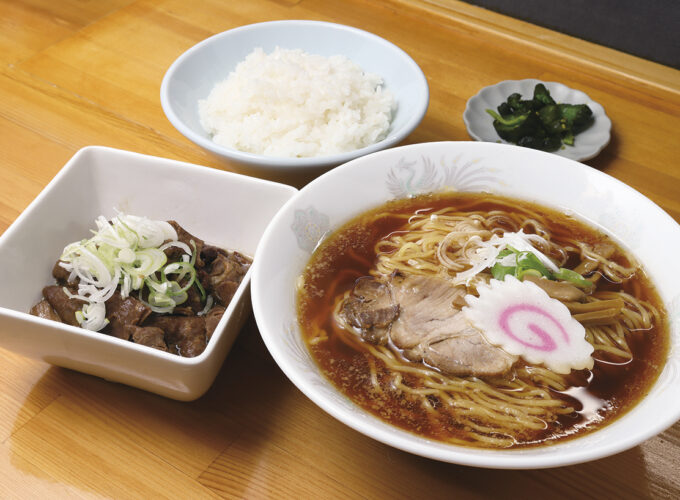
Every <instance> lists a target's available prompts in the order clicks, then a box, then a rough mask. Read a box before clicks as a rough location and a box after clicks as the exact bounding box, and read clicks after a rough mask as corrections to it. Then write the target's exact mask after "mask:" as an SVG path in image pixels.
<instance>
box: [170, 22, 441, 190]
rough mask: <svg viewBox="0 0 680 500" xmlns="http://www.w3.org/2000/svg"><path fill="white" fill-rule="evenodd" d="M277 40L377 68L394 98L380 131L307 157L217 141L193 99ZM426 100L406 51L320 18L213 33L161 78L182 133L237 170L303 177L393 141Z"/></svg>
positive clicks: (421, 113)
mask: <svg viewBox="0 0 680 500" xmlns="http://www.w3.org/2000/svg"><path fill="white" fill-rule="evenodd" d="M277 47H280V48H282V49H301V50H303V51H304V52H306V53H309V54H316V55H320V56H324V57H330V56H334V55H342V56H345V57H347V58H348V59H350V60H351V61H353V62H354V63H356V64H358V65H359V66H360V67H361V68H362V69H363V70H364V71H365V72H367V73H375V74H377V75H379V76H381V77H382V79H383V81H384V88H385V89H387V90H389V91H390V92H391V93H392V94H393V96H394V98H395V102H396V109H395V111H394V112H393V116H392V122H391V125H390V128H389V130H388V132H387V135H386V137H385V138H384V139H382V140H380V141H378V142H376V143H374V144H371V145H368V146H366V147H363V148H360V149H356V150H353V151H347V152H344V153H338V154H333V155H327V156H318V157H305V158H285V157H274V156H264V155H260V154H254V153H248V152H243V151H239V150H237V149H234V148H229V147H225V146H221V145H219V144H217V143H215V142H214V141H213V140H212V139H211V137H210V136H209V134H208V133H207V132H206V131H205V130H204V129H203V127H202V126H201V123H200V117H199V112H198V102H199V100H201V99H205V98H206V97H207V96H208V94H209V93H210V91H211V90H212V88H213V87H214V86H215V84H216V83H218V82H221V81H222V80H224V79H226V78H227V77H228V76H229V74H230V72H232V71H233V70H234V68H235V67H236V65H237V64H238V63H239V62H241V61H243V60H244V59H245V58H246V56H247V55H248V54H250V53H251V52H252V51H253V50H254V49H256V48H262V49H263V50H264V51H265V52H266V53H270V52H272V51H273V50H274V49H276V48H277ZM428 103H429V89H428V85H427V80H426V79H425V75H424V74H423V72H422V71H421V69H420V68H419V67H418V65H417V64H416V63H415V61H413V59H412V58H411V57H410V56H409V55H408V54H407V53H406V52H404V51H403V50H402V49H400V48H399V47H397V46H396V45H394V44H393V43H391V42H388V41H387V40H385V39H383V38H380V37H379V36H376V35H374V34H372V33H369V32H366V31H362V30H360V29H357V28H353V27H350V26H344V25H340V24H333V23H327V22H321V21H299V20H290V21H271V22H265V23H258V24H251V25H247V26H241V27H238V28H235V29H232V30H229V31H225V32H223V33H219V34H217V35H214V36H212V37H210V38H208V39H206V40H203V41H202V42H200V43H198V44H197V45H195V46H193V47H191V48H190V49H189V50H187V51H186V52H185V53H183V54H182V55H181V56H179V58H178V59H177V60H176V61H175V62H174V63H173V64H172V65H171V66H170V68H169V69H168V71H167V72H166V74H165V77H164V78H163V82H162V85H161V104H162V106H163V111H164V112H165V114H166V116H167V117H168V120H170V122H171V123H172V124H173V125H174V126H175V128H177V130H178V131H179V132H180V133H181V134H182V135H184V136H185V137H186V138H187V139H189V140H191V141H192V142H194V143H195V144H197V145H198V146H200V147H201V148H203V149H205V150H206V151H208V152H210V153H211V154H212V155H213V156H215V157H217V158H218V159H220V160H222V161H225V162H227V163H228V164H229V165H230V166H232V167H233V168H236V169H238V170H239V171H242V172H244V173H247V174H250V175H256V176H259V177H265V178H269V179H274V180H283V181H292V182H296V181H300V180H309V179H310V178H313V177H316V176H318V175H319V174H321V173H323V172H324V171H326V170H328V169H330V168H332V167H335V166H336V165H339V164H341V163H345V162H347V161H349V160H352V159H353V158H357V157H359V156H362V155H366V154H368V153H372V152H375V151H379V150H382V149H385V148H389V147H391V146H394V145H396V144H398V143H399V142H401V141H402V140H403V139H404V138H406V136H408V135H409V134H410V133H411V132H412V131H413V129H414V128H415V127H416V126H417V125H418V124H419V123H420V121H421V120H422V119H423V116H424V115H425V111H426V110H427V106H428ZM297 183H299V182H297Z"/></svg>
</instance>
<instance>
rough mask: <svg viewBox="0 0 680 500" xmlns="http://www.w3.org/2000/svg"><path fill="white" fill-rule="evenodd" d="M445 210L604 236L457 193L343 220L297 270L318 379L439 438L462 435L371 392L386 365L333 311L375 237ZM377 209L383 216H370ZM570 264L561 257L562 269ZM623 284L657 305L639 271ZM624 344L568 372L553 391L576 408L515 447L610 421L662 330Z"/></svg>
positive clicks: (641, 389)
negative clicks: (517, 217) (521, 216)
mask: <svg viewBox="0 0 680 500" xmlns="http://www.w3.org/2000/svg"><path fill="white" fill-rule="evenodd" d="M446 207H455V208H456V209H458V210H461V211H462V210H470V211H483V212H489V211H493V210H506V211H520V212H522V211H524V210H528V211H530V212H533V213H539V214H541V215H542V216H543V217H545V219H544V220H546V221H549V224H548V230H549V231H550V233H551V239H552V240H554V241H560V240H561V239H563V238H570V239H578V240H581V241H584V242H587V243H590V244H594V243H597V242H601V241H603V240H607V237H606V236H604V235H602V234H601V233H599V232H597V231H596V230H595V229H593V228H590V227H588V226H586V225H585V224H583V223H582V222H580V221H578V220H575V219H574V218H572V217H569V216H567V215H565V214H562V213H560V212H557V211H555V210H552V209H549V208H546V207H542V206H539V205H536V204H532V203H528V202H524V201H519V200H513V199H508V198H501V197H490V196H487V195H485V196H484V201H482V202H480V201H479V197H478V196H475V195H466V194H457V195H439V196H424V197H418V198H414V199H410V200H400V201H396V202H391V203H388V204H387V205H385V206H383V207H380V208H379V209H376V210H373V211H371V212H368V213H367V214H364V215H362V216H360V217H358V218H356V219H354V220H352V221H350V222H348V223H347V224H345V225H344V226H343V227H342V228H340V229H339V230H338V231H336V232H335V233H334V234H333V235H332V236H331V237H329V238H328V239H327V240H326V241H324V242H323V243H322V244H321V245H320V246H319V248H318V249H317V250H316V251H315V253H314V255H313V256H312V258H311V260H310V263H309V264H308V266H307V268H306V269H305V271H304V286H303V287H302V289H301V292H300V294H299V297H298V299H299V300H298V318H299V321H300V326H301V328H302V331H303V334H304V336H305V338H306V340H307V342H308V347H309V349H310V352H311V353H312V356H313V358H314V359H315V360H316V362H317V363H318V364H319V366H320V367H321V369H322V371H323V373H324V374H325V376H326V377H327V378H329V379H330V380H331V381H332V382H333V383H334V384H335V385H336V387H338V389H339V390H340V391H341V392H343V393H344V394H346V395H347V396H348V397H349V398H350V399H351V400H352V401H354V402H355V403H356V404H358V405H360V406H361V407H363V408H364V409H366V410H367V411H369V412H371V413H373V414H375V415H377V416H379V417H380V418H382V419H384V420H386V421H387V422H390V423H391V424H393V425H395V426H397V427H400V428H402V429H405V430H408V431H410V432H414V433H416V434H419V435H422V436H425V437H428V438H431V439H436V440H443V441H445V440H447V439H449V438H451V437H457V438H459V439H461V438H462V439H465V430H464V429H462V428H461V426H460V425H458V423H457V422H455V421H453V420H450V421H442V420H441V419H439V420H433V419H432V418H430V417H429V416H428V414H427V412H426V411H425V410H424V409H423V408H422V407H421V405H419V404H415V403H414V402H413V401H411V400H408V399H406V398H400V397H398V396H397V395H396V393H395V392H392V391H382V392H376V391H374V390H373V385H372V383H371V366H373V367H374V370H375V375H374V376H375V377H377V379H378V380H379V381H383V380H387V376H388V371H387V368H386V367H385V365H384V364H383V363H382V362H381V361H380V360H378V359H376V358H374V357H373V355H371V354H370V353H368V352H367V351H365V350H360V349H355V348H354V347H350V346H348V345H347V344H345V342H343V341H342V340H341V339H340V335H339V332H340V330H339V327H338V326H337V325H336V324H335V322H334V319H333V309H334V307H335V305H336V300H337V299H338V297H341V296H342V295H343V294H344V293H345V292H346V291H348V290H350V289H351V288H352V287H353V285H354V282H355V280H356V279H357V278H359V277H361V276H366V275H368V274H369V270H370V269H371V268H373V267H374V266H375V264H376V260H377V256H376V255H375V252H374V247H375V245H376V243H377V242H378V241H379V240H380V239H382V238H384V237H386V236H387V235H389V234H391V233H393V232H395V231H399V230H401V229H402V227H403V226H404V225H405V224H406V223H407V221H408V217H409V216H411V215H413V214H415V213H416V212H420V213H428V212H431V211H437V210H440V209H442V208H446ZM378 213H380V214H389V215H384V216H380V217H376V215H377V214H378ZM617 248H618V247H617ZM613 258H614V259H617V260H618V261H619V262H620V263H621V264H623V265H628V264H629V263H628V262H627V261H626V259H625V257H624V255H623V254H622V253H621V252H619V251H618V250H617V254H615V255H614V257H613ZM576 263H577V262H569V263H568V266H569V267H571V266H573V265H575V264H576ZM618 287H619V285H615V284H612V283H605V280H604V278H602V279H601V280H600V283H599V284H598V290H599V289H610V290H615V289H617V288H618ZM624 289H625V290H626V291H627V292H629V293H632V294H634V295H636V296H637V297H638V298H640V299H642V300H646V301H650V302H651V303H653V304H654V305H655V306H656V307H657V308H659V309H660V310H662V308H661V304H660V301H659V299H658V296H657V295H656V292H655V291H654V289H653V287H652V286H651V283H650V282H649V280H648V279H647V277H646V276H644V274H643V273H642V271H639V272H638V273H637V275H636V277H635V278H634V279H633V280H631V281H630V282H628V283H626V284H625V286H624ZM319 332H324V333H325V335H326V336H327V337H328V340H324V341H321V342H317V343H313V344H312V343H310V342H309V341H310V340H311V339H313V338H314V337H316V336H317V335H319ZM628 342H629V345H630V346H631V349H632V351H633V360H632V361H629V362H625V363H621V361H620V360H613V359H612V360H609V361H596V363H595V366H594V368H593V370H592V373H591V371H588V370H584V371H581V372H575V373H572V375H571V376H570V380H572V379H573V381H574V382H573V384H574V387H573V388H572V389H570V390H568V391H566V393H564V394H559V395H558V396H559V397H560V398H563V399H564V400H566V401H568V402H570V403H571V404H572V405H573V407H574V408H576V410H577V411H576V412H575V413H572V414H570V415H566V416H560V417H559V418H558V419H557V420H556V421H555V422H552V423H550V424H549V425H547V428H546V429H545V430H543V431H533V432H527V434H526V435H525V436H523V437H522V439H521V442H518V443H517V444H516V445H515V446H533V445H537V444H548V443H551V442H554V441H556V440H562V439H566V438H569V437H573V436H577V435H581V434H583V433H584V432H589V431H592V430H593V429H596V428H598V427H600V426H602V425H604V424H605V423H609V422H611V421H612V420H613V419H615V418H616V417H618V416H620V415H621V414H622V413H624V412H625V410H627V409H629V408H631V407H632V406H634V404H635V403H636V402H637V401H639V399H640V398H641V397H643V396H644V395H645V394H646V393H647V392H648V390H649V388H650V387H651V385H652V384H653V382H654V381H655V380H656V377H657V376H658V374H659V373H660V371H661V369H662V368H663V363H664V360H665V358H666V354H667V350H668V342H669V341H668V334H667V332H666V331H665V330H664V327H663V326H656V327H655V328H653V329H652V330H650V331H645V332H635V333H633V334H632V335H629V336H628ZM406 382H408V380H406ZM381 385H382V384H381ZM431 403H432V404H434V405H435V407H436V405H437V404H441V403H438V402H437V401H436V400H433V401H431ZM471 445H474V444H473V443H471Z"/></svg>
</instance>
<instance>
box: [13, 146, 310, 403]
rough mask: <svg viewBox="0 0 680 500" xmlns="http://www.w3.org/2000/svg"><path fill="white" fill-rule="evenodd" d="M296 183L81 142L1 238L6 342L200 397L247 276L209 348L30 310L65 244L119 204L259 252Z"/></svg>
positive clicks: (238, 318) (111, 376) (235, 329)
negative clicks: (131, 335)
mask: <svg viewBox="0 0 680 500" xmlns="http://www.w3.org/2000/svg"><path fill="white" fill-rule="evenodd" d="M295 192H296V190H295V188H293V187H291V186H286V185H282V184H275V183H273V182H269V181H263V180H259V179H253V178H250V177H245V176H242V175H238V174H234V173H230V172H223V171H220V170H215V169H211V168H206V167H200V166H198V165H191V164H188V163H182V162H178V161H173V160H167V159H163V158H157V157H152V156H146V155H141V154H137V153H132V152H128V151H121V150H116V149H111V148H105V147H98V146H92V147H86V148H84V149H81V150H80V151H78V152H77V153H76V154H75V155H74V156H73V158H71V160H70V161H69V162H68V163H67V164H66V165H65V166H64V167H63V168H62V169H61V171H60V172H59V173H58V174H57V175H56V176H55V178H54V179H53V180H52V181H51V182H50V183H49V184H48V185H47V186H46V187H45V189H44V190H43V191H42V192H41V193H40V194H39V195H38V197H37V198H36V199H35V200H34V201H33V202H32V203H31V204H30V205H29V206H28V208H26V210H25V211H24V212H23V213H22V214H21V215H20V216H19V217H18V218H17V220H16V221H15V222H14V223H13V224H12V225H11V226H10V227H9V228H8V229H7V230H6V231H5V232H4V234H3V235H2V236H1V237H0V256H1V257H2V262H3V264H2V265H1V266H0V279H2V283H3V286H2V289H1V290H0V347H2V348H3V349H8V350H11V351H14V352H16V353H19V354H22V355H25V356H28V357H32V358H35V359H38V360H42V361H45V362H47V363H51V364H53V365H57V366H62V367H65V368H70V369H72V370H77V371H80V372H83V373H88V374H91V375H95V376H98V377H102V378H105V379H107V380H110V381H114V382H119V383H123V384H127V385H131V386H133V387H137V388H140V389H144V390H146V391H150V392H154V393H157V394H160V395H162V396H166V397H169V398H173V399H178V400H192V399H196V398H198V397H199V396H201V395H202V394H203V393H204V392H205V391H206V390H207V389H208V388H209V387H210V385H211V384H212V382H213V380H214V378H215V376H216V375H217V372H218V371H219V369H220V367H221V366H222V363H223V361H224V359H225V357H226V355H227V353H228V352H229V350H230V348H231V345H232V343H233V342H234V340H235V338H236V336H237V335H238V333H239V331H240V329H241V326H242V324H243V322H244V321H245V319H246V318H247V317H248V315H249V314H250V300H249V295H250V273H251V270H249V271H248V273H247V274H246V275H245V277H244V279H243V280H242V282H241V283H240V286H239V288H238V290H236V292H235V294H234V297H233V299H232V300H231V302H230V303H229V306H228V307H227V310H226V311H225V313H224V315H223V317H222V319H221V320H220V322H219V324H218V325H217V327H216V329H215V331H214V332H213V335H212V337H211V339H210V340H209V341H208V344H207V347H206V349H205V350H204V351H203V352H202V353H201V354H200V355H198V356H196V357H193V358H185V357H180V356H178V355H175V354H171V353H168V352H162V351H159V350H157V349H153V348H151V347H147V346H143V345H139V344H136V343H133V342H130V341H127V340H122V339H119V338H116V337H113V336H109V335H105V334H103V333H99V332H93V331H89V330H85V329H83V328H78V327H75V326H70V325H67V324H65V323H60V322H56V321H51V320H48V319H43V318H39V317H36V316H31V315H30V314H28V311H29V310H30V308H31V307H32V306H33V305H34V304H36V303H37V302H38V301H39V300H40V299H41V298H42V297H41V290H42V289H43V287H44V286H46V285H51V284H53V283H54V278H53V277H52V272H51V271H52V266H53V265H54V263H55V262H56V260H57V259H58V258H59V256H60V255H61V253H62V251H63V249H64V247H65V246H66V245H67V244H69V243H71V242H73V241H80V240H82V239H83V238H87V237H88V236H89V235H90V234H91V233H90V230H91V229H92V228H93V227H94V221H95V219H96V218H97V217H98V216H100V215H103V216H105V217H109V218H110V217H113V216H115V214H116V210H119V211H122V212H124V213H126V214H131V215H139V216H145V217H147V218H149V219H152V220H175V221H177V222H178V223H179V224H180V225H181V226H182V227H183V228H185V229H186V230H187V231H189V232H190V233H192V234H194V235H196V237H198V238H201V239H203V240H204V241H206V242H207V243H210V244H213V245H216V246H219V247H222V248H225V249H228V250H237V251H239V252H241V253H243V254H246V255H250V256H252V255H253V254H254V253H255V248H256V246H257V244H258V242H259V240H260V237H261V236H262V234H263V232H264V229H265V228H266V226H267V224H268V223H269V221H270V220H271V218H272V216H273V215H274V213H276V211H277V210H278V209H279V208H280V207H281V206H282V205H283V204H284V203H285V202H286V201H287V200H288V199H289V198H290V197H291V196H292V195H293V194H294V193H295Z"/></svg>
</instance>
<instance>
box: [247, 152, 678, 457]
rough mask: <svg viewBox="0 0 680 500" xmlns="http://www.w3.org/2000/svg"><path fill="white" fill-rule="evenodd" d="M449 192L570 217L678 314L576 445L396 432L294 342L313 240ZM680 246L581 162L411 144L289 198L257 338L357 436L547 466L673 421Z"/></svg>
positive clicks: (261, 284)
mask: <svg viewBox="0 0 680 500" xmlns="http://www.w3.org/2000/svg"><path fill="white" fill-rule="evenodd" d="M447 187H448V188H452V187H453V188H456V189H458V190H461V191H472V192H479V191H486V192H492V193H497V194H501V195H507V196H513V197H517V198H522V199H526V200H529V201H535V202H537V203H542V204H544V205H548V206H551V207H554V208H556V209H558V210H562V211H567V210H569V211H571V212H573V213H574V214H576V215H577V216H580V217H581V218H582V219H585V220H586V221H588V222H589V223H590V224H591V225H594V226H596V227H598V228H600V229H601V230H603V231H605V232H607V233H608V234H609V235H611V236H612V237H613V238H615V239H616V240H618V241H619V242H622V244H623V245H624V246H625V247H627V248H628V249H629V250H630V251H632V252H633V254H635V255H636V256H637V257H638V258H639V259H640V261H641V262H642V263H643V264H644V265H645V267H646V271H647V272H648V273H649V276H650V277H651V279H652V280H653V281H654V283H655V284H656V287H657V289H658V291H659V293H660V295H661V298H662V300H663V302H664V303H665V305H666V308H667V311H668V312H669V314H670V315H671V317H672V318H673V324H672V346H673V347H672V351H671V353H670V357H669V358H668V361H667V364H666V367H665V369H664V370H663V373H662V374H661V376H660V378H659V380H658V381H657V382H656V384H655V385H654V387H653V389H652V391H651V392H650V394H649V395H648V396H647V397H645V398H644V400H643V401H642V402H641V403H640V404H638V405H637V406H636V407H635V408H633V409H632V410H631V411H629V412H628V413H627V414H625V415H624V416H623V417H622V418H620V419H618V420H615V421H614V422H612V423H611V424H609V425H607V426H605V427H604V428H602V429H600V430H598V431H596V432H593V433H591V434H588V435H585V436H582V437H579V438H576V439H573V440H568V441H564V442H561V443H557V444H555V445H552V446H544V447H537V448H529V449H519V450H482V449H472V448H464V447H458V446H453V445H447V444H443V443H439V442H434V441H431V440H428V439H425V438H422V437H419V436H416V435H414V434H411V433H409V432H406V431H403V430H401V429H398V428H396V427H393V426H391V425H389V424H387V423H385V422H383V421H381V420H379V419H378V418H376V417H374V416H372V415H371V414H369V413H367V412H365V411H364V410H362V409H361V408H359V407H358V406H356V405H354V404H353V403H352V402H351V401H350V400H349V399H348V398H347V397H345V396H344V395H343V394H341V393H340V392H339V391H337V390H336V389H335V387H334V386H333V385H332V384H331V383H330V382H329V381H328V380H327V379H326V378H325V377H324V376H323V375H322V374H321V373H320V371H319V369H318V367H317V365H316V363H315V362H314V361H313V359H312V358H311V357H310V355H309V352H308V351H307V349H306V347H305V344H304V342H303V340H302V338H301V336H300V331H299V327H298V323H297V317H296V308H295V303H296V291H295V283H296V279H297V278H298V276H300V274H301V273H302V270H303V268H304V266H305V265H306V263H307V261H308V260H309V258H310V255H311V253H312V251H313V250H314V248H315V247H316V245H317V243H318V241H319V239H320V238H322V237H323V235H325V234H327V232H329V231H333V230H334V229H335V228H337V227H339V226H340V225H342V224H343V223H344V222H346V221H348V220H349V219H351V218H352V217H354V216H356V215H358V214H360V213H363V212H365V211H366V210H368V209H370V208H373V207H376V206H378V205H381V204H383V203H385V202H387V201H389V200H392V199H395V198H404V197H407V196H410V195H415V194H421V193H427V192H432V191H438V190H441V189H443V188H447ZM678 248H680V226H678V224H677V223H676V222H675V221H674V220H673V219H672V218H671V217H670V216H669V215H668V214H666V213H665V212H664V211H663V210H661V209H660V208H659V207H658V206H656V205H655V204H654V203H652V202H651V201H650V200H649V199H647V198H645V197H644V196H642V195H641V194H640V193H638V192H637V191H635V190H634V189H632V188H630V187H629V186H626V185H625V184H623V183H621V182H619V181H617V180H616V179H614V178H612V177H610V176H608V175H606V174H603V173H602V172H599V171H597V170H595V169H592V168H589V167H587V166H585V165H583V164H580V163H577V162H574V161H572V160H568V159H566V158H561V157H559V156H555V155H552V154H550V153H544V152H541V151H535V150H531V149H526V148H521V147H518V146H508V145H504V144H492V143H485V142H483V143H480V142H444V143H429V144H417V145H412V146H405V147H401V148H394V149H390V150H387V151H382V152H379V153H374V154H372V155H369V156H365V157H362V158H359V159H356V160H354V161H352V162H349V163H347V164H345V165H342V166H340V167H338V168H336V169H334V170H332V171H331V172H328V173H327V174H325V175H323V176H321V177H320V178H318V179H316V180H315V181H313V182H312V183H310V184H309V185H307V186H306V187H305V188H303V189H302V190H301V191H300V192H299V193H297V194H296V195H295V196H294V197H293V198H292V199H291V200H290V201H289V202H288V203H286V205H285V206H284V207H283V208H282V209H281V211H279V213H278V214H277V215H276V217H275V218H274V219H273V221H272V223H271V224H270V225H269V227H268V228H267V230H266V232H265V234H264V236H263V238H262V243H261V245H260V247H259V248H258V251H257V254H256V256H255V260H256V263H255V270H254V273H253V282H252V300H253V310H254V312H255V317H256V319H257V324H258V327H259V330H260V333H261V334H262V338H263V339H264V341H265V343H266V345H267V347H268V349H269V351H270V352H271V354H272V356H273V357H274V359H275V360H276V362H277V363H278V364H279V366H280V367H281V369H282V370H283V371H284V372H285V374H286V375H287V376H288V377H289V378H290V379H291V380H292V381H293V383H294V384H295V385H296V386H298V387H299V388H300V390H302V391H303V392H304V393H305V394H306V395H307V396H308V397H309V398H310V399H311V400H312V401H314V402H315V403H316V404H317V405H319V406H320V407H321V408H323V409H324V410H325V411H327V412H328V413H330V414H331V415H333V416H334V417H336V418H337V419H339V420H341V421H342V422H344V423H346V424H347V425H349V426H350V427H352V428H354V429H356V430H357V431H359V432H362V433H364V434H366V435H367V436H370V437H372V438H374V439H377V440H379V441H382V442H383V443H387V444H389V445H392V446H394V447H396V448H400V449H402V450H406V451H409V452H412V453H415V454H418V455H422V456H425V457H430V458H433V459H437V460H443V461H446V462H454V463H459V464H466V465H472V466H479V467H493V468H507V469H524V468H542V467H554V466H559V465H567V464H573V463H578V462H584V461H587V460H594V459H597V458H601V457H605V456H607V455H611V454H613V453H617V452H620V451H622V450H625V449H627V448H630V447H632V446H635V445H637V444H639V443H640V442H642V441H644V440H645V439H647V438H649V437H651V436H653V435H654V434H656V433H658V432H661V431H662V430H664V429H665V428H667V427H669V426H670V425H672V424H673V423H674V422H675V421H676V420H678V419H679V418H680V320H679V318H678V316H679V314H680V282H679V281H678V280H677V276H679V275H680V260H678V256H677V249H678ZM281 262H285V263H286V265H285V266H282V265H281Z"/></svg>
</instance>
